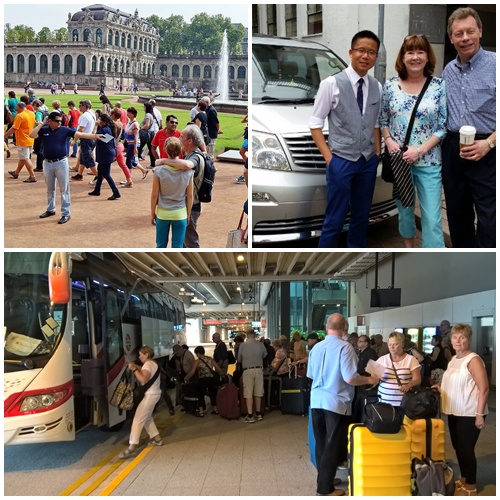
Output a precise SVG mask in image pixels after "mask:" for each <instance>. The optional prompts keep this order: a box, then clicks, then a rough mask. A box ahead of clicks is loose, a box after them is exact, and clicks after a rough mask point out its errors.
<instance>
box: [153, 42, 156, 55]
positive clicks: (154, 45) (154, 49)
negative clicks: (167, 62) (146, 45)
mask: <svg viewBox="0 0 500 500" xmlns="http://www.w3.org/2000/svg"><path fill="white" fill-rule="evenodd" d="M153 54H156V42H153Z"/></svg>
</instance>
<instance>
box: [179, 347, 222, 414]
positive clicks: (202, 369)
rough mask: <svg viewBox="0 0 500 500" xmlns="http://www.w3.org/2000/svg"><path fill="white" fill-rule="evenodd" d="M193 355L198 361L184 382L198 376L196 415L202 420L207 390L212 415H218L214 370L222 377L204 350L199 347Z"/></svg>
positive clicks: (215, 364)
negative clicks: (197, 410)
mask: <svg viewBox="0 0 500 500" xmlns="http://www.w3.org/2000/svg"><path fill="white" fill-rule="evenodd" d="M194 353H195V354H196V356H197V357H198V359H197V360H196V361H195V362H194V363H193V365H192V366H191V370H189V373H187V374H186V376H185V377H184V381H185V382H188V381H189V379H190V378H191V377H192V376H193V375H194V374H195V373H197V374H198V404H199V407H200V410H199V412H198V413H197V414H196V416H197V417H201V418H203V417H204V416H205V410H206V409H207V407H206V405H205V394H206V393H207V390H208V396H209V397H210V403H211V405H212V411H211V412H210V413H211V414H212V415H218V414H219V412H218V411H217V403H216V398H217V387H216V385H215V384H216V381H215V376H214V370H215V371H216V372H217V373H219V374H220V375H223V373H222V370H221V369H220V368H219V365H218V364H217V363H216V362H215V361H214V360H213V358H211V357H210V356H205V348H204V347H203V346H201V345H199V346H198V347H197V348H196V349H195V350H194Z"/></svg>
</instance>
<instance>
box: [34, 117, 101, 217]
mask: <svg viewBox="0 0 500 500" xmlns="http://www.w3.org/2000/svg"><path fill="white" fill-rule="evenodd" d="M61 122H62V115H61V113H60V112H59V111H53V112H52V113H50V115H49V116H47V117H46V118H45V120H44V121H43V122H42V123H41V124H40V125H37V126H36V127H35V128H34V129H33V130H32V131H31V132H30V137H32V138H33V139H36V138H37V137H38V135H40V137H41V139H42V143H43V154H44V155H45V159H44V162H43V173H44V176H45V184H46V185H47V210H46V211H45V212H44V213H43V214H41V215H40V219H45V218H46V217H50V216H52V215H55V214H56V200H55V198H56V180H57V183H58V184H59V191H60V193H61V215H62V217H61V218H60V219H59V221H58V224H65V223H66V222H68V221H69V219H70V211H69V207H70V195H69V163H68V154H69V141H68V138H70V137H74V138H75V139H80V138H82V139H94V140H95V139H97V138H99V137H102V136H100V135H97V134H84V133H83V132H77V131H76V130H74V129H71V128H68V127H62V126H61Z"/></svg>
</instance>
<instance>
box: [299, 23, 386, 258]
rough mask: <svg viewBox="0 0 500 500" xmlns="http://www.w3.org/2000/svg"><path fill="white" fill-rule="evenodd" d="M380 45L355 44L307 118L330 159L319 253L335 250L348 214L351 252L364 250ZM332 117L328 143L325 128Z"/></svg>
mask: <svg viewBox="0 0 500 500" xmlns="http://www.w3.org/2000/svg"><path fill="white" fill-rule="evenodd" d="M379 47H380V40H379V39H378V37H377V35H375V33H372V32H371V31H367V30H365V31H360V32H359V33H357V34H356V35H354V37H353V39H352V41H351V49H350V50H349V57H350V58H351V64H350V65H349V67H348V68H347V69H345V70H344V71H342V72H341V73H339V74H337V75H335V76H330V77H328V78H326V79H325V80H323V81H322V82H321V84H320V87H319V90H318V94H317V95H316V99H315V102H314V108H313V113H312V116H311V118H310V119H309V128H310V129H311V134H312V138H313V139H314V142H315V143H316V145H317V146H318V149H319V150H320V152H321V154H322V155H323V157H324V158H325V160H326V163H327V169H326V183H327V204H326V214H325V221H324V223H323V228H322V230H321V238H320V241H319V247H320V248H336V247H337V246H338V240H339V236H340V233H341V231H342V227H343V226H344V222H345V218H346V216H347V212H348V210H349V209H350V210H351V220H350V224H349V232H348V235H347V246H348V247H349V248H364V247H366V232H367V230H368V218H369V214H370V207H371V202H372V197H373V190H374V189H375V180H376V177H377V166H378V160H379V156H378V155H379V154H380V129H379V128H378V127H379V125H378V114H379V109H380V96H381V94H382V86H381V85H380V83H379V82H377V80H375V79H374V78H372V77H371V76H369V75H368V71H369V70H370V69H371V68H373V66H374V65H375V62H376V60H377V55H378V50H379ZM327 117H328V128H329V135H328V144H327V142H326V141H325V138H324V136H323V125H324V123H325V119H326V118H327Z"/></svg>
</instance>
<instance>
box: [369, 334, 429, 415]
mask: <svg viewBox="0 0 500 500" xmlns="http://www.w3.org/2000/svg"><path fill="white" fill-rule="evenodd" d="M404 343H405V337H404V335H403V334H402V333H399V332H392V333H391V334H390V335H389V340H388V341H387V347H388V348H389V354H386V355H385V356H381V357H380V358H378V359H377V363H379V364H381V365H383V366H385V367H386V370H385V372H384V374H383V375H382V378H381V380H380V384H379V386H378V395H379V398H380V401H381V402H382V403H389V404H391V405H392V406H395V407H397V408H398V409H399V406H400V405H401V400H402V399H403V396H404V394H405V392H408V391H409V390H410V389H411V388H412V387H417V386H419V385H420V382H421V377H420V365H419V363H418V361H417V360H416V359H415V358H414V357H413V356H411V355H409V354H407V353H406V352H404V350H403V347H404ZM396 373H397V376H396ZM398 377H399V380H400V382H401V385H400V384H399V382H398ZM400 411H401V410H400Z"/></svg>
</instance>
